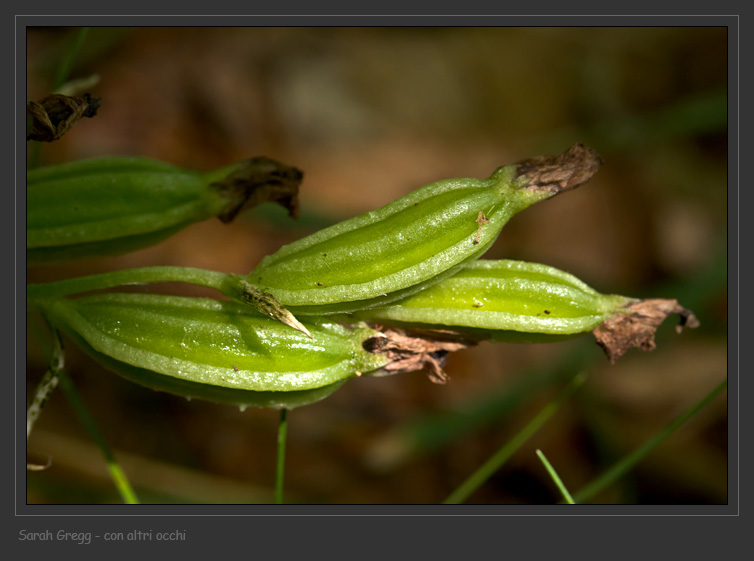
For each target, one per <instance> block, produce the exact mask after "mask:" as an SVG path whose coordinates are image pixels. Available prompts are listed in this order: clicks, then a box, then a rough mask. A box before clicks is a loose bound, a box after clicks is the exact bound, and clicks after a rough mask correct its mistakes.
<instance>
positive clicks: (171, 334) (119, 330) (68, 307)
mask: <svg viewBox="0 0 754 561" xmlns="http://www.w3.org/2000/svg"><path fill="white" fill-rule="evenodd" d="M43 312H44V313H45V315H46V316H47V317H48V319H49V320H50V322H51V323H52V324H53V325H55V326H56V327H58V328H59V329H61V330H62V331H64V332H65V333H67V334H68V335H69V336H70V337H71V338H73V339H74V340H75V341H76V342H77V343H78V344H79V345H80V346H81V347H82V348H83V349H84V350H86V351H87V352H88V353H89V354H91V355H92V356H93V357H94V358H95V359H96V360H98V361H99V362H101V363H102V364H103V365H104V366H106V367H107V368H109V369H111V370H114V371H115V372H117V373H119V374H121V375H122V376H124V377H126V378H128V379H130V380H132V381H134V382H137V383H140V384H142V385H145V386H147V387H150V388H153V389H156V390H161V391H167V392H171V393H175V394H178V395H183V396H187V397H197V398H202V399H207V400H210V401H218V402H225V403H235V404H239V405H251V406H260V407H286V408H292V407H296V406H299V405H304V404H307V403H311V402H312V401H316V400H319V399H322V398H323V397H326V396H327V395H329V394H330V393H332V392H333V391H335V390H336V389H337V388H338V387H340V385H342V383H344V382H345V381H346V380H348V379H349V378H352V377H354V376H358V375H360V374H362V373H368V372H372V371H374V370H377V369H379V368H381V367H383V366H385V365H387V364H388V363H389V362H390V360H389V359H388V358H387V356H385V355H382V354H373V353H370V352H367V351H366V350H365V349H364V348H363V346H362V344H363V342H364V341H365V340H366V339H368V338H369V337H373V336H375V335H379V334H378V333H377V332H376V331H375V330H373V329H368V328H354V329H346V328H344V327H342V326H340V325H336V324H328V323H322V324H319V325H312V324H309V325H308V326H307V327H308V329H309V330H310V331H311V332H312V333H313V334H314V335H315V339H314V340H312V339H309V338H308V337H306V336H305V335H303V334H302V333H299V332H297V331H294V330H292V329H289V328H288V327H286V326H284V325H282V324H281V323H279V322H277V321H274V320H271V319H269V318H265V317H262V316H259V315H258V314H256V313H254V312H253V311H252V310H251V309H250V308H248V307H247V306H243V305H238V304H232V303H229V302H222V301H217V300H210V299H205V298H186V297H176V296H164V295H153V294H118V293H110V294H98V295H91V296H84V297H80V298H75V299H59V300H54V301H49V302H45V304H44V306H43Z"/></svg>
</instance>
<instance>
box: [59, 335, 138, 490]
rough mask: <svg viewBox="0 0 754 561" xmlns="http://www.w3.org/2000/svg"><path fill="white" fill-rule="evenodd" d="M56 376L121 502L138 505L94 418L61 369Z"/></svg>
mask: <svg viewBox="0 0 754 561" xmlns="http://www.w3.org/2000/svg"><path fill="white" fill-rule="evenodd" d="M55 337H56V338H59V335H58V334H57V332H56V333H55ZM57 374H58V379H59V381H60V387H61V388H62V390H63V392H64V393H65V396H66V398H68V402H69V403H70V404H71V407H72V408H73V410H74V411H75V413H76V416H77V417H78V418H79V421H81V424H83V425H84V428H86V430H87V432H88V433H89V436H90V437H91V439H92V440H93V441H94V443H95V444H96V445H97V446H98V447H99V449H100V451H101V452H102V455H103V456H104V458H105V463H106V464H107V471H108V472H109V473H110V477H112V479H113V482H114V483H115V487H116V488H117V489H118V492H119V493H120V496H121V497H122V498H123V502H125V503H126V504H139V499H138V498H137V496H136V493H135V492H134V490H133V488H132V487H131V484H130V483H129V481H128V478H127V477H126V474H125V472H124V471H123V469H122V468H121V467H120V464H118V462H117V460H116V459H115V456H114V455H113V453H112V450H111V449H110V445H109V444H108V443H107V440H106V439H105V437H104V435H103V434H102V433H101V432H100V430H99V428H98V427H97V424H96V423H95V422H94V417H92V415H91V413H89V410H88V409H87V408H86V405H85V404H84V401H83V400H82V399H81V396H80V395H79V392H78V390H77V389H76V386H75V385H74V383H73V381H72V380H71V379H70V378H69V376H68V375H67V374H66V372H65V369H63V368H61V369H60V370H59V371H58V373H57Z"/></svg>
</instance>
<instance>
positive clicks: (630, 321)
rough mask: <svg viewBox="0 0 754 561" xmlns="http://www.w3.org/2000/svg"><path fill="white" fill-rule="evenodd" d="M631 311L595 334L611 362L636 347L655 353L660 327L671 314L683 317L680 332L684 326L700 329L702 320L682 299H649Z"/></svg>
mask: <svg viewBox="0 0 754 561" xmlns="http://www.w3.org/2000/svg"><path fill="white" fill-rule="evenodd" d="M627 309H628V310H630V311H629V312H625V313H624V312H619V313H617V314H614V315H613V316H611V317H610V318H608V319H606V320H605V321H604V322H602V323H601V324H600V325H598V326H597V327H596V328H595V329H594V330H593V331H592V333H593V334H594V337H595V338H596V339H597V344H598V345H599V346H600V347H602V349H603V350H604V351H605V354H606V355H607V356H608V358H609V359H610V362H611V363H615V361H616V360H617V359H618V358H619V357H621V356H622V355H623V354H625V353H626V351H628V350H629V349H630V348H632V347H637V348H639V349H641V350H642V351H651V350H654V348H655V333H656V331H657V328H658V327H659V326H660V324H661V323H662V322H663V321H665V318H667V317H668V316H669V315H670V314H678V315H679V316H680V323H679V325H678V326H676V331H677V332H678V333H680V332H681V331H682V330H683V328H684V327H688V328H695V327H699V320H697V318H696V316H695V315H694V314H693V312H691V310H687V309H686V308H684V307H682V306H680V305H679V304H678V300H667V299H662V298H649V299H646V300H638V301H637V302H634V303H632V304H630V305H628V306H627Z"/></svg>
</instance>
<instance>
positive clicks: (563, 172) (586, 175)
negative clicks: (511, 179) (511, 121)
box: [516, 143, 602, 195]
mask: <svg viewBox="0 0 754 561" xmlns="http://www.w3.org/2000/svg"><path fill="white" fill-rule="evenodd" d="M601 165H602V158H600V157H599V154H597V152H595V151H594V150H592V149H591V148H587V147H586V146H584V145H583V144H581V143H579V144H574V145H573V146H571V147H570V148H569V149H568V150H566V151H565V152H563V153H562V154H561V155H560V156H539V157H537V158H531V159H529V160H523V161H521V162H519V163H518V169H517V170H516V177H525V178H526V179H527V180H528V183H527V184H526V185H525V186H524V187H523V188H525V189H530V190H532V191H548V192H550V193H552V195H557V194H558V193H562V192H563V191H568V190H570V189H575V188H576V187H578V186H579V185H582V184H584V183H586V182H587V181H589V180H590V179H591V177H592V176H593V175H594V174H595V173H597V170H598V169H599V168H600V166H601Z"/></svg>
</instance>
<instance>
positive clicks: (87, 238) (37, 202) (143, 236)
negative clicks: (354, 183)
mask: <svg viewBox="0 0 754 561" xmlns="http://www.w3.org/2000/svg"><path fill="white" fill-rule="evenodd" d="M301 177H302V174H301V172H300V171H298V170H297V169H295V168H291V167H288V166H284V165H283V164H279V163H277V162H274V161H272V160H269V159H267V158H255V159H252V160H248V161H245V162H241V163H238V164H235V165H232V166H228V167H225V168H222V169H219V170H215V171H212V172H209V173H197V172H193V171H187V170H183V169H179V168H176V167H174V166H171V165H169V164H166V163H163V162H159V161H155V160H150V159H146V158H123V157H113V158H100V159H91V160H82V161H78V162H71V163H67V164H61V165H56V166H49V167H45V168H39V169H35V170H31V171H29V172H28V173H27V183H26V184H27V190H26V200H27V213H26V257H27V262H28V263H29V264H34V263H43V262H56V261H66V260H70V259H79V258H86V257H99V256H103V255H117V254H120V253H126V252H128V251H133V250H136V249H141V248H144V247H148V246H150V245H154V244H156V243H158V242H160V241H162V240H164V239H166V238H168V237H169V236H171V235H172V234H174V233H176V232H178V231H179V230H181V229H183V228H185V227H186V226H188V225H190V224H192V223H194V222H199V221H202V220H205V219H208V218H211V217H213V216H217V217H218V218H220V219H221V220H222V221H223V222H229V221H231V220H232V219H233V218H234V217H235V216H236V215H237V214H238V213H239V212H240V211H241V210H243V209H245V208H248V207H251V206H254V205H256V204H259V203H261V202H264V201H277V202H280V203H281V204H283V205H284V206H286V207H287V208H288V209H289V211H290V212H291V214H293V215H295V213H296V212H297V210H298V206H297V204H298V203H297V193H298V186H299V184H300V182H301Z"/></svg>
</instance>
